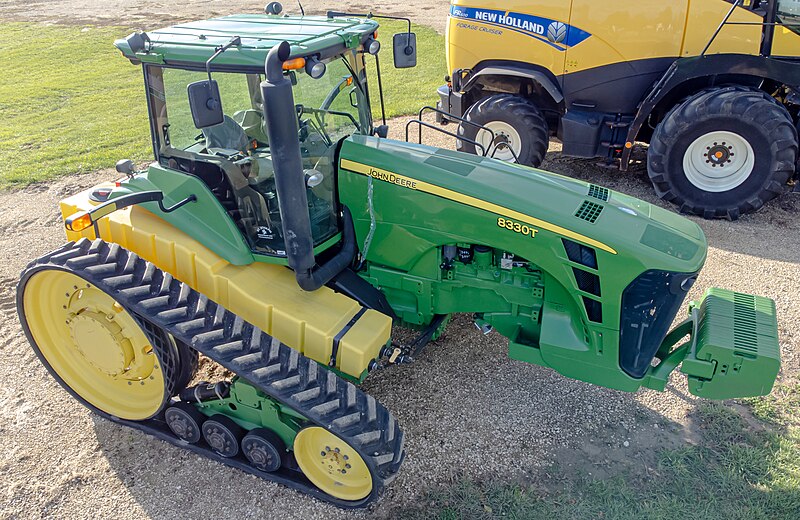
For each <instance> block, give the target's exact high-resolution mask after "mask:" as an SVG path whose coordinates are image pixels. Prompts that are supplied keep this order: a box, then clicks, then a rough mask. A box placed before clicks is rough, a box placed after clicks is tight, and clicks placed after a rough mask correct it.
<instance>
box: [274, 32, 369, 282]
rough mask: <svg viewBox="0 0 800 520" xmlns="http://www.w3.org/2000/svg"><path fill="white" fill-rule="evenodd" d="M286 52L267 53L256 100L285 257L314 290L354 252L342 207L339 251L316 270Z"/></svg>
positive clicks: (286, 48) (282, 47) (350, 228)
mask: <svg viewBox="0 0 800 520" xmlns="http://www.w3.org/2000/svg"><path fill="white" fill-rule="evenodd" d="M290 51H291V48H290V45H289V43H288V42H283V43H281V44H280V45H277V46H275V47H273V48H272V50H271V51H270V52H269V55H268V56H267V61H266V64H265V72H266V81H264V82H262V83H261V98H262V99H263V101H264V120H265V121H266V126H267V136H268V137H269V147H270V153H271V154H272V165H273V168H274V170H275V187H276V189H277V191H278V204H279V205H280V212H281V224H282V227H283V237H284V240H285V242H286V257H287V259H288V261H289V267H290V268H292V270H293V271H294V272H295V277H296V278H297V283H298V285H300V287H301V288H302V289H303V290H306V291H316V290H317V289H319V288H320V287H322V286H323V285H325V284H326V283H328V282H329V281H330V280H331V279H332V278H333V277H334V276H336V275H337V274H339V273H340V272H342V271H343V270H344V269H346V268H347V267H348V266H349V265H350V264H351V263H352V261H353V257H354V256H355V254H356V249H357V248H356V241H355V231H354V229H353V218H352V216H351V215H350V210H348V209H347V208H346V207H345V208H344V218H343V221H344V222H343V223H344V235H343V239H342V242H343V243H342V248H341V250H340V251H339V252H338V253H337V254H336V255H335V256H334V257H333V258H331V259H330V260H328V261H327V262H326V263H325V264H324V265H321V266H318V265H317V262H316V259H315V258H314V238H313V236H312V235H311V220H310V218H309V216H308V197H307V195H306V180H305V175H304V173H303V160H302V158H301V157H300V139H299V137H298V133H299V127H298V124H297V113H296V112H295V105H294V96H293V95H292V82H291V81H290V80H289V78H287V77H285V76H284V75H283V63H284V62H285V61H286V60H287V59H289V54H290Z"/></svg>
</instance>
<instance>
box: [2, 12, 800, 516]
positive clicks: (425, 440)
mask: <svg viewBox="0 0 800 520" xmlns="http://www.w3.org/2000/svg"><path fill="white" fill-rule="evenodd" d="M218 4H222V3H221V2H198V1H189V2H182V3H181V4H180V7H179V8H178V7H177V5H178V4H177V2H174V3H172V2H166V1H165V2H144V3H139V4H137V6H136V7H130V8H126V9H130V11H124V10H123V7H122V5H123V2H121V1H119V0H112V1H104V2H99V1H97V0H90V1H89V2H77V1H75V0H67V1H66V2H33V3H26V4H24V6H23V5H22V4H20V3H19V2H18V1H17V2H9V1H7V0H0V18H3V17H5V18H13V19H45V20H50V21H65V20H68V21H75V22H78V23H85V22H86V21H89V20H94V21H95V22H97V21H108V22H114V23H118V22H119V23H122V22H124V23H128V22H129V21H130V20H139V19H141V20H145V19H147V20H149V21H153V20H155V21H157V22H158V21H162V18H163V19H164V20H166V19H167V18H171V17H173V14H171V13H170V12H169V11H171V10H172V9H173V8H175V9H180V11H181V12H184V13H191V17H197V16H199V15H200V14H203V15H206V14H212V13H213V12H220V13H221V12H234V11H240V10H242V9H241V6H242V5H244V3H243V2H239V1H238V0H236V1H234V2H231V3H229V2H226V3H225V4H224V7H223V6H221V5H218ZM304 4H305V5H306V7H307V9H308V10H311V9H312V8H316V6H317V4H318V2H311V1H306V2H304ZM319 4H320V5H321V3H319ZM435 4H436V3H435V2H433V1H432V0H426V1H423V0H411V1H407V2H405V3H404V5H403V7H402V8H401V7H396V9H397V12H401V9H405V10H406V11H409V12H413V13H414V14H415V15H416V17H417V19H424V20H426V21H428V22H429V23H433V24H435V25H436V26H437V27H438V28H440V29H441V27H442V25H443V21H442V20H438V19H433V18H431V17H430V15H429V12H428V11H421V10H416V9H418V8H419V9H421V7H428V8H431V7H432V6H433V5H435ZM288 5H290V4H288V3H287V6H288ZM350 5H352V6H353V7H354V8H359V7H363V6H357V5H356V4H350ZM248 7H249V4H248ZM339 7H341V5H340V6H339ZM215 10H216V11H215ZM382 10H383V9H382ZM442 11H444V8H443V7H441V6H440V7H437V8H436V10H434V11H430V13H436V15H437V16H439V14H438V13H440V12H442ZM89 13H91V14H89ZM105 13H122V14H119V15H116V14H113V15H112V14H105ZM134 15H135V16H134ZM392 126H393V131H394V132H395V133H396V135H399V131H400V130H401V128H402V127H403V126H404V121H402V120H399V121H394V122H393V125H392ZM428 135H429V138H430V139H429V140H428V142H431V143H434V144H437V145H440V146H448V144H449V143H447V142H446V141H444V140H441V139H440V140H436V139H434V137H435V136H434V135H432V134H430V133H429V134H428ZM558 148H559V145H558V144H557V143H553V145H552V146H551V151H553V152H555V151H557V150H558ZM638 155H639V156H640V157H643V151H641V150H639V151H638ZM543 167H544V168H545V169H549V170H551V171H555V172H558V173H561V174H564V175H570V176H575V177H579V178H583V179H587V180H590V181H593V182H598V183H601V184H604V185H606V186H608V187H610V188H612V189H616V190H619V191H623V192H626V193H629V194H632V195H634V196H637V197H640V198H643V199H645V200H648V201H651V202H654V203H659V204H660V202H659V201H658V200H657V199H656V198H655V196H654V194H653V192H652V188H651V187H650V185H649V183H648V181H647V178H646V174H645V173H644V167H643V166H641V165H640V166H639V167H638V168H635V169H634V171H632V172H629V173H624V174H623V173H620V172H618V171H616V170H614V169H610V168H606V167H604V166H603V165H602V164H600V163H598V162H597V161H594V160H576V159H569V158H563V157H560V156H558V155H557V154H555V153H551V154H549V155H548V159H547V161H546V163H545V165H544V166H543ZM114 176H115V174H114V172H110V171H102V172H98V173H95V174H90V175H81V176H75V177H71V178H69V179H63V180H60V181H55V182H51V183H47V184H39V185H34V186H31V187H29V188H27V189H24V190H21V191H15V192H5V193H0V229H2V230H3V233H2V235H0V349H2V354H3V355H2V357H0V380H2V381H4V383H5V384H4V385H3V386H2V387H1V388H0V445H2V446H4V447H5V449H4V450H2V452H0V482H3V486H0V518H39V517H57V518H110V517H114V518H143V517H149V518H177V517H185V518H200V517H203V518H214V517H225V518H230V517H241V518H282V519H290V518H310V517H314V518H317V519H320V520H321V519H325V518H341V517H342V516H344V515H343V513H342V512H341V511H340V510H338V509H335V508H333V507H330V506H327V505H325V504H322V503H320V502H317V501H315V500H313V499H310V498H307V497H305V496H302V495H300V494H298V493H296V492H293V491H291V490H288V489H286V488H283V487H281V486H278V485H274V484H270V483H267V482H264V481H261V480H260V479H257V478H255V477H253V476H250V475H246V474H243V473H242V472H239V471H236V470H233V469H229V468H227V467H224V466H221V465H219V464H216V463H214V462H211V461H208V460H205V459H203V458H200V457H197V456H195V455H193V454H191V453H188V452H185V451H182V450H180V449H178V448H175V447H172V446H170V445H167V444H165V443H163V442H160V441H157V440H154V439H152V438H148V437H147V436H145V435H143V434H140V433H138V432H134V431H131V430H129V429H126V428H122V427H119V426H116V425H113V424H111V423H109V422H108V421H105V420H102V419H99V418H97V417H95V416H93V415H92V414H90V413H89V412H88V411H87V410H85V409H84V408H82V407H81V406H80V405H78V404H77V403H76V402H75V401H73V400H72V399H71V398H69V397H68V396H67V394H66V393H65V392H63V391H62V390H61V389H60V387H58V385H57V384H56V383H55V382H54V381H53V380H52V379H51V378H50V377H49V376H48V375H47V373H46V371H45V370H44V368H43V367H42V366H41V365H40V363H39V362H38V360H37V359H36V357H35V356H34V355H33V353H32V351H31V349H30V347H29V346H28V344H27V342H26V341H25V339H24V337H23V335H22V332H21V331H20V327H19V323H18V321H17V318H16V314H15V308H14V287H15V284H16V280H17V278H18V275H19V272H20V270H21V269H22V268H23V267H24V266H25V264H27V262H28V261H29V260H30V259H32V258H34V257H36V256H38V255H41V254H43V253H45V252H47V251H49V250H51V249H54V248H55V247H58V246H59V245H61V243H62V241H63V232H62V230H61V223H60V219H59V215H58V211H57V202H58V200H59V199H61V198H63V197H64V196H65V195H68V194H70V193H73V192H75V191H78V190H79V189H82V188H84V187H88V186H91V185H93V184H95V183H97V182H99V181H101V180H108V179H112V178H114ZM799 207H800V196H798V195H795V194H791V195H785V196H784V197H783V198H781V199H780V200H779V201H776V202H773V203H771V204H769V205H768V207H766V208H764V210H762V211H760V212H759V213H757V214H755V215H751V216H746V217H744V218H742V219H741V220H740V221H738V222H736V223H730V222H706V221H698V223H699V224H700V225H701V226H702V227H703V229H704V230H705V232H706V234H707V236H708V240H709V244H710V249H709V258H708V262H707V264H706V268H705V270H704V271H703V272H702V274H701V276H700V279H699V281H698V283H697V284H696V285H695V287H694V288H693V290H692V294H691V295H690V297H697V296H699V295H700V293H701V292H702V291H703V290H704V289H705V288H706V287H708V286H712V285H718V286H722V287H728V288H731V289H734V290H739V291H745V292H751V293H754V294H761V295H765V296H769V297H771V298H774V299H775V300H776V301H777V304H778V310H779V314H780V334H781V345H782V350H783V367H784V368H783V374H782V377H783V378H785V379H787V378H791V379H794V378H796V375H797V373H798V369H800V357H798V354H797V352H798V348H799V347H800V337H799V336H798V333H797V332H796V324H797V323H798V322H799V321H800V302H798V299H797V297H796V295H797V294H799V293H800V281H798V277H797V264H798V263H800V246H798V244H800V224H798V220H797V213H798V208H799ZM364 387H365V390H367V391H369V392H370V393H372V394H373V395H375V396H376V397H377V398H378V399H379V400H380V401H381V402H383V403H384V404H385V405H386V406H387V407H388V408H389V409H390V410H392V411H393V412H394V413H395V414H396V416H397V418H398V419H399V421H400V422H401V424H402V425H403V427H404V429H405V431H406V433H407V439H408V441H407V447H408V459H407V461H406V463H405V465H404V467H403V471H402V474H401V476H400V477H399V478H398V479H397V480H396V481H395V483H394V484H393V485H392V486H391V487H390V488H389V489H388V490H387V493H386V494H385V495H384V497H383V499H382V500H381V501H380V502H379V503H378V504H377V505H375V506H373V507H372V509H371V510H369V511H366V512H357V513H353V514H352V516H353V517H355V518H359V517H366V516H368V515H372V516H377V517H391V516H393V515H394V514H395V513H396V512H397V511H398V510H399V509H402V507H403V506H405V505H408V504H417V503H418V502H419V500H420V499H421V498H422V497H423V494H424V492H425V490H426V489H428V488H429V487H430V486H433V485H437V484H442V483H446V482H448V481H450V480H451V479H452V478H453V477H454V476H460V475H466V476H468V477H471V478H490V477H491V478H495V479H501V480H509V481H510V480H515V481H516V480H523V481H526V482H527V481H531V482H536V483H540V484H541V485H543V486H546V487H547V486H552V485H555V484H553V483H552V482H550V481H549V480H548V475H549V471H550V468H551V466H552V465H553V464H558V466H559V468H563V469H567V470H573V471H583V472H587V473H590V474H592V475H594V476H595V477H597V478H605V477H606V476H608V475H610V474H614V473H615V472H617V471H619V469H620V468H626V469H632V470H634V471H647V469H648V467H649V466H650V465H651V464H652V462H653V452H654V449H656V448H658V447H661V446H669V447H673V446H677V445H680V444H683V443H687V442H689V443H691V442H693V440H694V438H695V436H694V433H693V430H694V425H692V424H691V421H690V420H689V419H687V414H688V413H689V412H691V411H692V409H693V408H694V407H695V406H696V404H697V400H695V399H694V398H693V397H692V396H690V395H689V394H688V393H687V391H686V388H685V384H684V383H683V382H682V381H681V378H680V377H677V376H676V377H675V378H674V379H673V383H672V384H671V385H670V386H669V387H668V389H667V392H664V393H657V392H652V391H640V392H638V393H636V394H624V393H621V392H616V391H612V390H606V389H602V388H598V387H594V386H591V385H588V384H584V383H581V382H577V381H571V380H567V379H564V378H562V377H561V376H559V375H557V374H555V373H554V372H552V371H550V370H547V369H544V368H540V367H535V366H531V365H526V364H524V363H520V362H516V361H511V360H509V359H508V357H507V356H506V346H505V341H504V340H503V339H502V338H501V337H499V336H498V335H496V334H493V335H490V336H488V337H484V336H482V335H481V334H480V333H479V332H478V331H477V330H476V329H475V328H474V327H473V326H472V325H471V323H470V322H469V320H468V319H467V318H466V317H464V316H459V317H457V318H456V319H455V320H454V322H453V323H452V324H451V325H450V327H449V328H448V329H447V331H446V333H445V335H444V336H443V337H442V338H441V339H440V340H438V341H437V342H435V343H434V344H432V345H431V346H430V347H429V348H428V349H427V350H426V351H425V353H423V355H421V356H420V357H419V358H418V360H417V361H416V363H415V364H413V365H409V366H401V367H396V368H393V369H390V370H386V371H383V372H380V373H377V374H375V375H373V376H372V377H370V379H369V380H368V381H367V382H366V383H365V385H364ZM347 516H350V515H347Z"/></svg>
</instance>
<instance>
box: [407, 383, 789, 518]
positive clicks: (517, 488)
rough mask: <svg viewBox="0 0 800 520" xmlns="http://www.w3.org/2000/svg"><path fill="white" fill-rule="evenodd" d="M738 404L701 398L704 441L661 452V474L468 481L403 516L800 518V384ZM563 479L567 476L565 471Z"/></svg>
mask: <svg viewBox="0 0 800 520" xmlns="http://www.w3.org/2000/svg"><path fill="white" fill-rule="evenodd" d="M744 404H745V405H746V406H747V407H749V408H750V414H751V415H752V417H755V419H752V420H754V421H755V422H756V423H757V424H755V425H753V424H750V423H748V421H746V420H745V418H744V416H743V415H742V413H740V412H739V411H737V410H736V408H733V407H729V406H725V405H722V404H718V403H706V404H703V405H701V406H700V407H699V408H698V409H697V411H696V413H695V414H694V416H693V417H692V419H693V421H694V422H695V423H696V424H697V426H698V428H699V430H700V437H701V442H700V443H698V444H697V445H688V444H687V445H686V446H684V447H682V448H680V449H677V450H665V451H663V452H662V453H661V454H660V457H659V462H658V467H657V468H656V473H655V474H654V476H648V477H642V476H632V475H623V476H620V477H617V478H614V479H611V480H605V481H593V480H590V479H588V478H583V477H580V478H577V479H575V478H573V479H571V480H570V479H566V484H565V485H564V486H562V487H561V488H560V491H558V492H555V493H547V492H543V491H541V489H540V488H538V487H536V486H523V485H519V484H513V485H512V484H504V483H498V482H485V483H475V482H470V481H468V480H463V479H462V480H459V481H456V482H454V483H453V484H452V485H449V486H445V487H442V488H439V489H436V490H434V491H431V492H429V493H428V495H427V496H426V497H425V498H424V500H422V501H421V503H423V504H424V506H420V507H414V508H410V509H405V510H400V511H395V512H394V513H395V515H394V516H396V517H397V518H408V519H415V518H420V519H422V518H439V519H448V520H449V519H453V520H455V519H462V518H464V519H467V518H469V519H473V518H475V519H479V518H510V519H547V520H551V519H560V518H564V519H567V518H569V519H573V518H574V519H583V518H587V519H588V518H596V519H620V520H622V519H631V520H633V519H640V518H647V519H648V520H660V519H663V520H668V519H675V518H692V519H719V518H725V519H726V520H727V519H742V520H745V519H747V520H761V519H763V520H782V519H786V520H790V519H797V518H800V417H799V416H798V414H797V410H798V405H800V385H794V386H790V387H782V388H778V389H776V390H775V392H774V393H773V395H772V396H770V397H766V398H760V399H752V400H746V401H745V402H744ZM561 478H563V476H561Z"/></svg>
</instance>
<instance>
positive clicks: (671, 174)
mask: <svg viewBox="0 0 800 520" xmlns="http://www.w3.org/2000/svg"><path fill="white" fill-rule="evenodd" d="M730 134H734V136H733V137H734V139H736V140H737V141H738V142H739V143H740V144H743V145H744V150H745V152H746V154H747V156H748V157H749V156H750V154H752V159H750V162H747V163H745V164H744V165H742V167H741V168H739V169H737V170H734V171H735V172H738V173H736V174H735V175H732V176H730V177H728V179H727V180H719V179H717V178H715V177H713V174H712V175H705V176H704V175H703V173H702V172H700V169H698V168H695V167H692V166H691V164H689V163H691V162H692V161H694V164H696V163H697V162H698V161H700V160H701V159H703V158H702V157H699V158H698V156H697V155H696V154H697V153H699V152H702V151H703V150H704V149H707V150H706V151H707V155H706V153H704V154H703V155H704V156H706V159H705V160H704V161H700V162H701V163H702V162H705V163H707V164H710V165H711V166H712V167H716V166H720V168H722V167H724V166H726V164H725V162H727V163H731V161H733V160H734V159H733V157H734V155H735V154H733V153H732V154H731V155H730V157H728V152H727V151H725V149H724V148H732V147H731V145H730V144H729V143H727V142H725V141H723V139H724V137H723V139H717V140H715V139H714V136H715V135H718V136H725V135H728V136H730ZM707 136H710V137H709V140H710V142H709V143H708V146H703V144H704V143H701V141H702V140H703V139H704V138H706V137H707ZM748 146H749V147H750V148H749V150H748V149H747V147H748ZM716 148H720V149H721V151H714V150H716ZM741 149H742V146H739V147H738V150H741ZM732 150H733V148H732ZM712 152H713V153H714V156H712V155H711V154H712ZM723 152H724V154H723ZM739 153H740V154H741V152H739ZM717 154H722V155H719V156H718V155H717ZM647 156H648V160H647V171H648V174H649V176H650V180H651V181H652V183H653V186H654V188H655V191H656V193H657V194H658V196H659V197H661V198H662V199H664V200H666V201H668V202H672V203H673V204H676V205H677V206H679V208H680V211H681V212H682V213H690V214H694V215H699V216H701V217H704V218H707V219H710V218H727V219H729V220H736V219H738V218H739V216H740V215H743V214H745V213H750V212H753V211H756V210H757V209H759V208H761V206H763V205H764V203H765V202H767V201H769V200H771V199H773V198H775V197H777V196H778V195H780V194H781V193H782V192H783V191H784V190H785V189H786V183H787V181H788V180H789V178H790V177H791V176H792V175H793V174H794V170H795V167H796V163H797V156H798V137H797V129H796V128H795V126H794V123H793V122H792V119H791V116H790V115H789V112H788V111H787V110H786V108H785V107H783V106H782V105H781V104H779V103H778V102H777V101H776V100H775V99H774V98H772V97H771V96H770V95H768V94H766V93H765V92H762V91H760V90H754V89H749V88H744V87H737V86H729V87H721V88H718V89H713V90H704V91H702V92H700V93H698V94H696V95H694V96H692V97H690V98H688V99H687V100H685V101H684V102H682V103H680V104H679V105H677V106H676V107H674V108H673V109H672V110H671V111H670V112H669V113H668V114H667V116H666V117H665V118H664V120H663V121H662V122H661V123H660V124H659V125H658V127H657V128H656V131H655V133H654V134H653V138H652V140H651V142H650V148H649V150H648V154H647ZM715 157H716V159H715ZM720 158H721V159H720ZM718 160H722V163H716V164H713V163H714V162H716V161H718ZM736 160H737V161H738V160H740V158H739V159H736ZM687 161H689V163H687ZM733 164H734V165H735V164H736V163H733ZM684 165H688V168H685V167H684ZM729 166H730V165H729ZM705 168H708V166H706V167H705ZM687 170H691V171H688V172H687ZM719 171H722V170H721V169H720V170H719ZM692 179H694V180H692ZM737 182H738V184H737ZM726 183H727V184H729V185H730V186H731V187H730V188H729V189H725V184H726ZM706 188H708V189H706ZM714 190H717V191H714Z"/></svg>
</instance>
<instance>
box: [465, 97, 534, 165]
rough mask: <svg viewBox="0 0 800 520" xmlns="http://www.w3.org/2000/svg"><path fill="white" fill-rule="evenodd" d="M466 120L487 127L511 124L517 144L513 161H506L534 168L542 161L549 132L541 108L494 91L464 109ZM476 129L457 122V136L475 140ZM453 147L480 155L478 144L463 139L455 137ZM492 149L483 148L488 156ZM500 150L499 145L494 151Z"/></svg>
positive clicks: (476, 138)
mask: <svg viewBox="0 0 800 520" xmlns="http://www.w3.org/2000/svg"><path fill="white" fill-rule="evenodd" d="M466 119H467V120H468V121H470V122H472V123H476V124H478V125H482V126H487V125H488V126H490V127H491V126H492V125H493V123H494V124H500V125H508V126H510V127H512V128H513V129H514V130H515V131H516V132H517V134H518V135H519V138H520V142H519V145H518V146H516V145H515V146H514V148H515V149H518V151H517V153H516V155H517V160H516V161H514V160H513V159H511V160H510V161H509V162H518V163H519V164H524V165H526V166H532V167H534V168H536V167H538V166H539V165H540V164H542V161H543V160H544V156H545V154H546V153H547V148H548V147H549V145H550V138H549V135H550V132H549V130H548V127H547V121H546V120H545V118H544V115H543V114H542V111H541V110H539V108H538V107H537V106H536V105H534V104H533V103H532V102H531V101H529V100H527V99H525V98H523V97H520V96H514V95H512V94H496V95H494V96H489V97H487V98H484V99H481V100H480V101H478V102H477V103H476V104H474V105H473V106H472V108H470V109H469V110H468V111H467V114H466ZM493 130H494V129H493ZM480 132H482V130H480V129H479V128H478V127H476V126H474V125H470V124H466V123H461V124H460V125H459V127H458V135H459V136H461V137H464V138H465V139H470V140H472V141H478V142H480V140H479V139H478V137H479V133H480ZM495 143H497V140H495ZM456 147H457V149H458V151H460V152H467V153H472V154H476V155H482V154H483V150H481V148H480V147H476V146H475V145H474V144H472V143H470V142H467V141H466V140H462V139H459V140H458V141H457V143H456ZM493 148H494V147H493V146H490V147H489V149H488V150H486V152H487V153H488V155H489V156H492V155H493V153H492V152H493ZM501 152H502V147H501V148H499V149H498V150H497V153H498V154H500V153H501Z"/></svg>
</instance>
